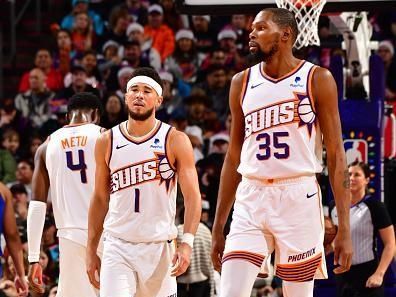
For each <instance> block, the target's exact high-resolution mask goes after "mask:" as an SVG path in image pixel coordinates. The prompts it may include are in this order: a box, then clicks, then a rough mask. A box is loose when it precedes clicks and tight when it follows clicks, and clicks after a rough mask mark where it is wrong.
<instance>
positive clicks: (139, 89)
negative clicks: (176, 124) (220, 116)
mask: <svg viewBox="0 0 396 297" xmlns="http://www.w3.org/2000/svg"><path fill="white" fill-rule="evenodd" d="M125 102H126V105H127V107H128V113H129V117H128V120H127V121H125V122H123V123H121V124H120V125H118V126H115V127H114V128H112V129H111V130H109V131H107V132H106V133H104V134H103V135H102V136H101V137H100V138H99V139H98V141H97V144H96V149H95V158H96V166H97V167H96V183H95V190H94V195H93V199H92V202H91V207H90V211H89V223H88V252H87V272H88V275H89V279H90V281H91V283H92V284H93V285H94V286H95V287H97V288H99V286H100V296H103V297H131V296H145V297H148V296H153V297H155V296H161V297H164V296H167V297H168V296H176V294H177V292H176V290H177V285H176V276H179V275H181V274H182V273H184V272H185V271H186V269H187V267H188V265H189V262H190V255H191V250H192V247H193V241H194V234H195V232H196V230H197V227H198V224H199V220H200V216H201V197H200V192H199V186H198V177H197V171H196V169H195V162H194V157H193V149H192V146H191V143H190V140H189V138H188V137H187V136H186V135H185V134H184V133H182V132H179V131H177V130H176V129H173V128H172V127H171V126H169V125H167V124H165V123H162V122H160V121H159V120H157V119H156V118H155V110H156V108H158V107H159V106H160V104H161V102H162V86H161V79H160V77H159V75H158V73H157V72H156V71H155V70H153V69H151V68H138V69H136V70H135V72H134V73H133V75H132V78H131V79H130V81H129V82H128V84H127V90H126V94H125ZM178 182H179V184H180V187H181V190H182V192H183V196H184V205H185V225H184V235H183V239H182V243H181V244H180V246H178V247H177V249H176V251H175V243H174V241H173V240H174V239H175V238H176V236H177V228H176V226H175V223H174V220H175V214H176V193H177V183H178ZM106 214H107V216H106ZM102 231H103V232H104V250H103V257H102V262H101V263H100V259H99V258H98V257H97V255H96V249H97V247H98V242H99V239H100V236H101V234H102ZM99 271H100V282H98V280H97V279H96V277H95V274H96V272H99Z"/></svg>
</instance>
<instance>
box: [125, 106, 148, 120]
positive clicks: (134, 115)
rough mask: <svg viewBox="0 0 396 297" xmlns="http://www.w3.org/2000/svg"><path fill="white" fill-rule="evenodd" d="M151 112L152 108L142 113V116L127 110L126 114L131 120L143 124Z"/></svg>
mask: <svg viewBox="0 0 396 297" xmlns="http://www.w3.org/2000/svg"><path fill="white" fill-rule="evenodd" d="M153 111H154V107H153V108H152V109H150V110H147V111H146V112H145V113H142V114H140V113H135V112H133V111H131V110H129V112H128V113H129V117H130V118H131V119H132V120H135V121H140V122H144V121H145V120H147V119H148V118H149V117H150V116H151V115H152V114H153Z"/></svg>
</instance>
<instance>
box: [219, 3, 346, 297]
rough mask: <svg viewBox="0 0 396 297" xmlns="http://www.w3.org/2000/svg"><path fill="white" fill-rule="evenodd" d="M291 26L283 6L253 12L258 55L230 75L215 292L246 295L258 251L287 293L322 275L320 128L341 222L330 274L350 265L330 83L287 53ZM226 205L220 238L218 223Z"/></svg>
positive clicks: (308, 287) (298, 293)
mask: <svg viewBox="0 0 396 297" xmlns="http://www.w3.org/2000/svg"><path fill="white" fill-rule="evenodd" d="M297 34H298V28H297V24H296V21H295V19H294V16H293V14H292V13H291V12H289V11H288V10H285V9H266V10H263V11H261V12H260V13H258V14H257V15H256V17H255V19H254V21H253V24H252V32H251V33H250V42H249V47H250V51H251V52H252V53H253V54H254V55H256V58H259V60H260V61H261V62H260V63H258V64H256V65H254V66H253V67H251V68H248V69H246V70H245V71H243V72H241V73H238V74H236V75H235V76H234V78H233V80H232V85H231V91H230V106H231V112H232V128H231V140H230V146H229V149H228V153H227V156H226V159H225V163H224V166H223V170H222V174H221V182H220V192H219V198H218V203H217V211H216V217H215V222H214V227H213V247H212V259H213V262H214V265H215V267H216V268H217V269H220V265H221V263H220V262H221V261H222V267H221V272H222V274H221V296H223V297H224V296H227V297H233V296H235V297H245V296H250V292H251V289H252V286H253V282H254V280H255V278H256V276H257V275H258V274H259V273H260V267H261V266H262V264H263V262H264V260H265V258H266V257H268V256H269V255H270V254H271V253H272V252H273V251H274V250H275V255H276V259H275V265H276V267H275V269H276V270H275V273H276V275H277V276H279V277H280V278H281V279H283V292H284V295H285V296H287V297H309V296H312V294H313V280H314V279H315V278H325V277H326V274H327V273H326V265H325V257H324V256H325V255H324V252H323V237H324V228H323V214H322V208H321V194H320V189H319V186H318V184H317V182H316V179H315V174H316V173H318V172H321V170H322V167H321V158H322V134H323V138H324V142H325V144H326V150H327V163H328V167H329V174H330V180H331V183H332V189H333V192H334V196H335V199H336V204H337V212H338V215H339V218H338V219H339V220H341V221H342V223H341V225H340V228H339V229H338V234H337V237H336V239H335V262H336V264H339V267H337V269H336V270H335V272H336V273H342V272H344V271H347V270H348V269H349V267H350V265H351V254H352V244H351V237H350V231H349V215H348V214H349V205H350V202H349V197H350V196H349V178H348V170H347V168H346V161H345V152H344V148H343V142H342V138H341V126H340V119H339V113H338V107H337V89H336V85H335V82H334V79H333V77H332V76H331V74H330V72H329V71H327V70H326V69H323V68H320V67H318V66H315V65H313V64H311V63H309V62H307V61H303V60H299V59H297V58H295V57H294V56H293V54H292V47H293V44H294V41H295V40H296V37H297ZM234 201H235V205H234V213H233V218H232V223H231V230H230V233H229V235H228V236H227V240H226V242H225V240H224V236H223V229H224V224H225V222H226V220H227V217H228V214H229V212H230V209H231V206H232V205H233V203H234Z"/></svg>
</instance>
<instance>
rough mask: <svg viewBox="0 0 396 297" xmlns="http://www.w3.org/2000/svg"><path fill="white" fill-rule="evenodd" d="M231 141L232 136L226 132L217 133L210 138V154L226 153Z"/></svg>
mask: <svg viewBox="0 0 396 297" xmlns="http://www.w3.org/2000/svg"><path fill="white" fill-rule="evenodd" d="M229 143H230V136H229V135H227V134H225V133H217V134H215V135H213V136H212V137H211V138H210V139H209V154H213V153H217V154H223V155H225V154H226V153H227V150H228V144H229Z"/></svg>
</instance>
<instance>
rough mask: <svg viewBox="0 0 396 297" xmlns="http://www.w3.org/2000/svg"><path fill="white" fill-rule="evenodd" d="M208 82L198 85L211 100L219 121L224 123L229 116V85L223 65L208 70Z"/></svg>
mask: <svg viewBox="0 0 396 297" xmlns="http://www.w3.org/2000/svg"><path fill="white" fill-rule="evenodd" d="M206 72H207V74H206V81H204V82H202V83H200V84H197V85H196V87H197V88H200V89H202V90H203V91H204V92H205V94H206V95H207V96H208V97H209V98H210V100H211V106H212V109H213V110H214V111H215V112H216V114H217V116H218V119H219V120H220V121H221V122H222V123H224V122H225V120H226V117H227V114H228V110H229V107H228V93H229V83H228V81H227V76H226V70H225V68H224V66H221V65H211V66H209V67H208V69H207V71H206Z"/></svg>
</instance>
